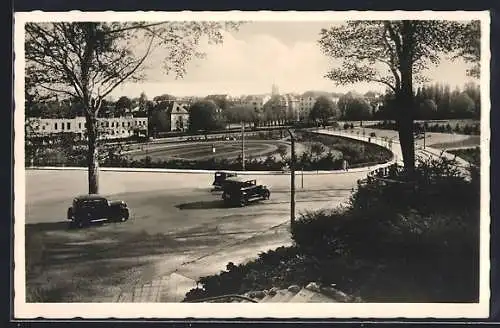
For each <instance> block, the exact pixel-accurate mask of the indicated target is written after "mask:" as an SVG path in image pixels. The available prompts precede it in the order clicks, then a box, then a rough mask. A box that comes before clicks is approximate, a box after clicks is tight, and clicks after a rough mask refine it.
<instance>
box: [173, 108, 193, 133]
mask: <svg viewBox="0 0 500 328" xmlns="http://www.w3.org/2000/svg"><path fill="white" fill-rule="evenodd" d="M188 108H189V104H187V103H185V104H181V103H178V102H176V101H174V102H173V103H172V108H171V109H169V113H170V131H186V130H187V129H188V127H189V111H188Z"/></svg>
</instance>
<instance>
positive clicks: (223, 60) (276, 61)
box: [112, 21, 470, 99]
mask: <svg viewBox="0 0 500 328" xmlns="http://www.w3.org/2000/svg"><path fill="white" fill-rule="evenodd" d="M334 24H338V22H327V21H324V22H318V21H315V22H262V21H259V22H251V23H247V24H244V25H242V26H241V27H240V29H239V31H231V32H224V42H223V44H221V45H209V44H208V43H207V42H206V41H203V42H201V43H200V50H202V51H203V52H205V53H206V54H207V56H206V58H204V59H199V60H198V59H197V60H194V61H192V62H190V63H189V64H188V66H187V74H186V76H185V77H183V78H182V79H178V80H176V79H175V78H174V77H173V76H170V75H166V74H165V73H164V72H163V71H162V69H159V67H161V64H160V63H161V58H162V53H161V49H160V48H158V49H155V52H154V53H153V54H152V55H151V56H150V58H149V59H148V63H147V65H148V66H149V69H147V70H146V73H147V74H146V79H145V80H144V81H141V82H140V83H125V84H123V85H122V86H120V87H118V88H117V89H115V90H114V92H113V93H112V97H113V98H115V99H116V98H119V97H120V96H124V95H125V96H128V97H138V96H139V95H140V93H141V92H144V93H146V95H147V96H148V98H150V99H151V98H153V97H155V96H158V95H161V94H166V93H168V94H172V95H174V96H206V95H209V94H229V95H232V96H239V95H244V94H245V95H248V94H264V93H270V92H271V86H272V84H273V83H274V84H276V85H277V86H278V88H279V91H280V93H288V92H296V93H303V92H305V91H308V90H321V91H329V92H340V93H345V92H348V91H356V92H359V93H365V92H366V91H369V90H373V91H383V90H385V86H384V85H381V84H378V83H371V84H370V83H359V84H354V85H347V86H337V85H336V84H335V83H334V82H333V81H331V80H329V79H327V78H325V77H324V75H325V74H326V73H327V72H328V71H329V70H330V69H331V68H333V67H335V66H336V65H339V63H340V62H335V61H333V60H332V59H330V58H328V57H326V56H325V55H324V54H322V53H321V51H320V48H319V45H318V43H317V41H318V39H319V33H320V31H321V29H322V28H328V27H330V26H333V25H334ZM467 68H468V65H467V64H465V63H464V62H463V61H461V60H455V61H450V60H447V59H446V58H445V59H442V60H441V63H440V65H439V66H437V67H435V68H432V69H429V70H428V71H427V73H426V75H427V77H428V78H429V79H430V80H431V81H432V83H435V82H438V83H444V84H450V85H451V86H452V87H455V86H460V87H461V86H463V85H464V84H465V83H466V82H467V81H469V80H470V78H468V77H467V76H466V74H465V72H466V69H467Z"/></svg>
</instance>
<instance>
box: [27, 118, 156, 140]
mask: <svg viewBox="0 0 500 328" xmlns="http://www.w3.org/2000/svg"><path fill="white" fill-rule="evenodd" d="M27 123H28V125H29V129H28V131H27V133H28V134H36V135H40V136H48V135H55V134H60V133H75V134H76V135H77V136H78V137H79V138H81V139H83V138H85V131H86V127H85V117H81V116H80V117H75V118H29V119H27ZM97 126H98V131H99V138H100V139H118V138H127V137H131V136H133V135H134V133H135V132H136V131H141V132H142V133H147V131H148V118H147V117H133V116H124V117H114V118H98V119H97Z"/></svg>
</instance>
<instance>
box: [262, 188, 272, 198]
mask: <svg viewBox="0 0 500 328" xmlns="http://www.w3.org/2000/svg"><path fill="white" fill-rule="evenodd" d="M270 197H271V193H270V192H269V190H266V191H264V196H263V198H264V199H269V198H270Z"/></svg>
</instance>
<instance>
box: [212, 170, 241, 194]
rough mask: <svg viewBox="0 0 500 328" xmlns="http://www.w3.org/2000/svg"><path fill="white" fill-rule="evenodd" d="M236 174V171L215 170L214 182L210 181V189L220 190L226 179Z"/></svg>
mask: <svg viewBox="0 0 500 328" xmlns="http://www.w3.org/2000/svg"><path fill="white" fill-rule="evenodd" d="M236 176H237V175H236V173H231V172H223V171H218V172H215V176H214V182H213V183H212V186H213V187H214V188H213V189H212V191H217V190H222V188H223V185H224V182H225V181H226V179H228V178H234V177H236Z"/></svg>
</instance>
